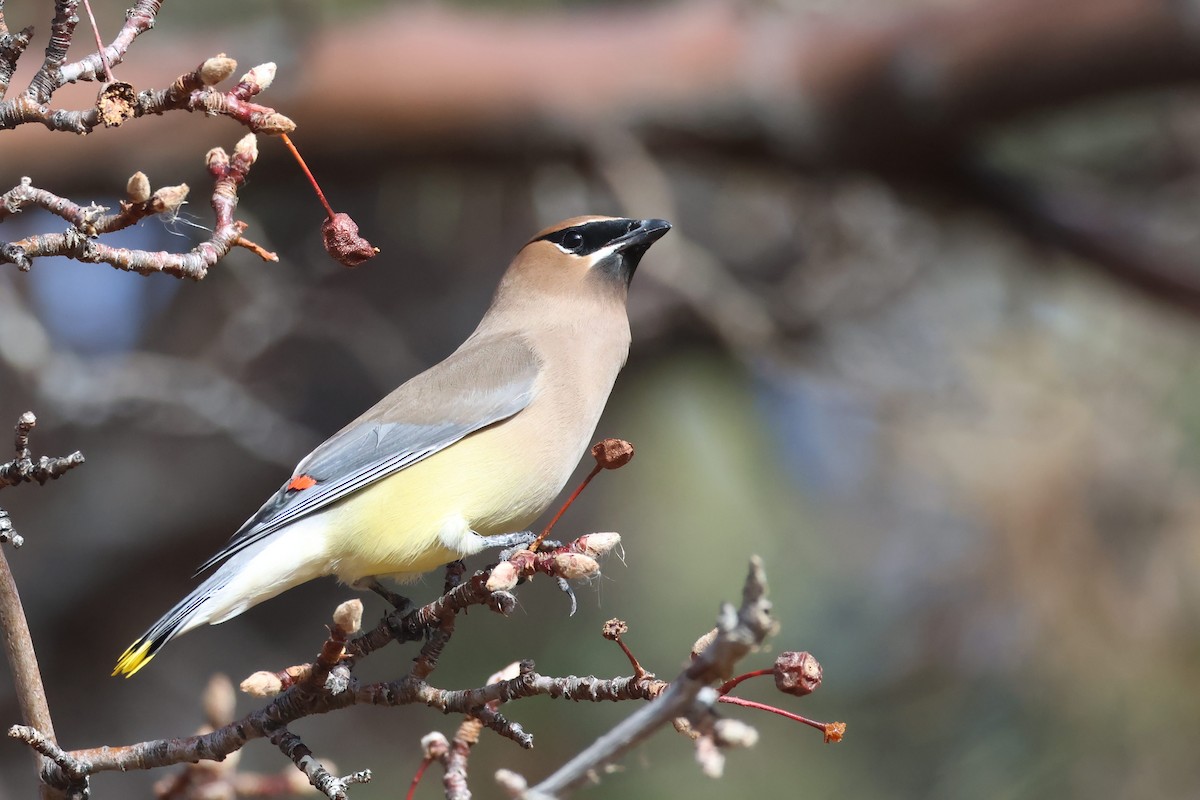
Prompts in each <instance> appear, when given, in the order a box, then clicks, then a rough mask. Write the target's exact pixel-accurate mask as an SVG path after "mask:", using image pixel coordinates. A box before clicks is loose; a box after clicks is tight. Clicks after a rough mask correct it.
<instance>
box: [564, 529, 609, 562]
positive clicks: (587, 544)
mask: <svg viewBox="0 0 1200 800" xmlns="http://www.w3.org/2000/svg"><path fill="white" fill-rule="evenodd" d="M620 543H621V534H619V533H616V532H614V531H603V532H599V533H585V534H584V535H583V536H580V537H579V538H578V539H576V540H575V541H574V542H572V547H573V549H575V550H578V551H579V552H580V553H583V554H584V555H588V556H591V557H592V558H599V557H601V556H603V555H607V554H608V553H609V551H611V550H612V549H613V548H614V547H616V546H617V545H619V544H620Z"/></svg>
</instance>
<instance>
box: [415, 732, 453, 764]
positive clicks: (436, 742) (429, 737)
mask: <svg viewBox="0 0 1200 800" xmlns="http://www.w3.org/2000/svg"><path fill="white" fill-rule="evenodd" d="M449 752H450V741H449V740H448V739H447V738H446V736H445V735H444V734H442V733H439V732H438V731H434V732H433V733H427V734H425V735H424V736H422V737H421V753H422V754H423V755H424V757H425V758H426V759H427V760H429V761H436V760H437V759H440V758H443V757H445V756H446V754H447V753H449Z"/></svg>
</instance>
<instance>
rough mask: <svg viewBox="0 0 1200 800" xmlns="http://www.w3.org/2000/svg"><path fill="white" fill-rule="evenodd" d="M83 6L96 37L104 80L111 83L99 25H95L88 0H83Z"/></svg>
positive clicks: (94, 18) (110, 73)
mask: <svg viewBox="0 0 1200 800" xmlns="http://www.w3.org/2000/svg"><path fill="white" fill-rule="evenodd" d="M83 7H84V8H86V9H87V15H88V19H89V20H91V22H92V33H93V34H94V35H95V37H96V51H97V52H98V53H99V54H100V63H101V64H103V65H104V77H105V81H106V82H107V83H112V82H113V76H112V70H111V69H109V66H108V57H107V56H105V55H104V42H102V41H100V27H99V26H98V25H96V15H95V14H93V13H92V4H91V3H89V2H88V0H83Z"/></svg>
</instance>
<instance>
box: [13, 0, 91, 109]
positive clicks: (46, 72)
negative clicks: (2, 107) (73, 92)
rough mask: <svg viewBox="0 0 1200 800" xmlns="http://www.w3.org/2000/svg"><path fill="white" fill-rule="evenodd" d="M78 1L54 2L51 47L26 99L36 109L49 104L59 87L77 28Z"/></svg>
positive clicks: (27, 90)
mask: <svg viewBox="0 0 1200 800" xmlns="http://www.w3.org/2000/svg"><path fill="white" fill-rule="evenodd" d="M78 12H79V0H55V2H54V21H53V22H52V23H50V44H48V45H47V46H46V58H45V59H44V60H43V61H42V66H41V68H40V69H38V71H37V74H36V75H34V76H33V80H31V81H30V82H29V88H28V89H26V90H25V97H26V98H27V99H28V100H29V102H30V103H34V104H37V105H39V106H42V105H45V104H46V103H49V102H50V97H51V96H52V95H53V94H54V90H55V89H57V88H58V87H60V86H62V78H61V77H60V75H59V70H60V69H61V67H62V65H63V62H64V61H66V60H67V49H68V48H69V47H70V46H71V39H72V38H73V37H74V35H75V26H76V25H78V24H79V13H78Z"/></svg>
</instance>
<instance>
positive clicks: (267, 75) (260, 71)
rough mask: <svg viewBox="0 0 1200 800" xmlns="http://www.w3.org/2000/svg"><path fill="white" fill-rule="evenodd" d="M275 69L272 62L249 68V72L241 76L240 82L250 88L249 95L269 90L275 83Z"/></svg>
mask: <svg viewBox="0 0 1200 800" xmlns="http://www.w3.org/2000/svg"><path fill="white" fill-rule="evenodd" d="M275 69H276V67H275V62H274V61H268V62H267V63H265V64H259V65H258V66H257V67H251V68H250V71H249V72H247V73H246V74H245V75H243V76H242V80H241V82H242V83H245V84H248V85H249V86H250V87H251V94H258V93H259V92H262V91H265V90H267V89H269V88H270V87H271V84H272V83H274V82H275Z"/></svg>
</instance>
